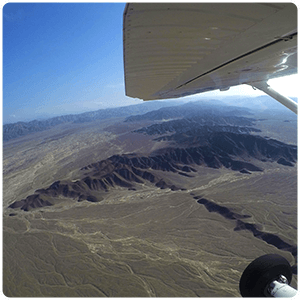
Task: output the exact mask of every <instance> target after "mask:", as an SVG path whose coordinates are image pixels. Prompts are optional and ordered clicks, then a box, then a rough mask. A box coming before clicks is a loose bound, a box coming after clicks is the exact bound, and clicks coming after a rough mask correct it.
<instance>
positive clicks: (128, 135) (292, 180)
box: [3, 112, 297, 297]
mask: <svg viewBox="0 0 300 300" xmlns="http://www.w3.org/2000/svg"><path fill="white" fill-rule="evenodd" d="M251 118H254V119H255V120H256V121H255V122H254V123H255V126H254V127H255V128H257V129H259V130H261V131H260V132H258V133H256V132H255V133H252V134H253V135H258V136H261V137H265V136H267V137H268V139H270V138H272V139H276V140H279V141H281V142H283V143H286V144H287V145H296V144H297V119H296V118H295V117H294V116H292V115H290V114H286V115H285V114H282V113H277V114H276V113H272V114H271V113H267V112H263V113H262V112H260V113H259V112H256V113H255V114H254V115H251ZM155 123H157V121H150V120H140V121H137V122H124V118H111V119H108V120H96V121H93V122H87V123H79V124H76V123H67V124H62V125H58V126H56V127H53V128H51V129H49V130H46V131H42V132H37V133H33V134H30V135H26V136H24V137H19V138H16V139H12V140H10V141H7V142H5V143H4V145H3V293H4V294H5V295H6V296H9V297H57V296H59V297H99V296H100V297H101V296H110V297H239V296H240V294H239V289H238V285H239V279H240V276H241V274H242V272H243V270H244V269H245V268H246V266H247V265H248V264H249V263H250V262H251V261H252V260H254V259H255V258H257V257H259V256H261V255H263V254H267V253H277V254H280V255H282V256H284V257H285V258H286V259H287V260H288V261H289V262H290V264H291V265H292V266H293V271H294V275H293V280H292V286H294V287H297V274H296V273H297V270H296V263H297V261H296V260H297V253H296V250H297V164H296V163H295V164H293V165H292V166H289V165H284V164H279V163H276V161H264V160H259V159H255V158H249V159H248V160H247V162H248V163H253V164H255V166H256V167H257V168H259V169H261V170H262V171H259V172H257V171H253V172H252V171H251V172H248V171H245V172H239V171H236V170H233V169H230V168H226V167H224V166H221V167H218V168H211V167H208V166H206V165H197V164H191V165H190V167H192V169H193V171H192V172H190V171H189V172H186V173H184V174H183V173H182V172H181V174H180V172H169V171H166V170H163V169H159V168H153V167H151V166H150V167H149V168H148V169H147V170H148V171H149V172H150V173H151V174H152V175H153V176H154V177H155V178H160V179H161V178H163V179H164V183H166V184H165V185H159V184H154V183H157V181H153V182H152V181H151V180H140V181H141V182H137V181H135V182H134V183H133V186H131V187H130V188H128V187H126V186H122V185H117V184H115V185H113V186H110V187H109V189H108V190H100V191H93V195H94V196H95V197H98V195H99V199H100V200H99V201H98V202H92V201H86V200H83V201H76V200H74V199H72V198H70V197H68V196H64V195H62V194H60V195H58V196H57V197H56V200H55V204H54V205H49V206H44V207H35V208H32V209H30V210H28V211H26V210H23V209H20V208H11V207H9V206H10V205H12V204H13V203H15V202H16V201H20V200H21V199H26V197H28V196H29V195H32V194H34V193H35V191H36V190H39V189H42V188H44V189H45V188H48V187H49V186H51V185H52V184H53V183H54V182H57V181H60V182H69V183H70V184H71V183H75V182H79V181H80V180H81V179H82V178H84V176H85V175H84V174H83V173H84V172H86V171H85V169H84V168H85V167H86V166H89V165H90V166H91V165H92V164H95V163H97V162H99V161H104V160H107V159H108V158H109V157H112V156H114V155H119V156H122V155H131V154H132V153H134V154H139V155H143V156H147V155H149V154H150V153H153V152H155V153H156V152H157V151H158V152H159V151H160V150H161V149H164V148H165V147H173V146H172V145H173V144H172V142H170V141H168V140H157V138H159V137H160V136H161V135H158V134H157V135H154V136H153V135H147V134H141V133H138V132H135V130H137V129H140V128H142V127H147V126H150V125H151V124H155ZM179 166H183V165H180V164H179ZM132 170H133V169H132ZM184 170H187V169H184ZM242 171H243V170H242ZM139 178H141V177H139ZM159 182H160V181H159ZM172 187H176V188H172ZM201 199H205V200H201ZM205 203H206V205H205ZM52 204H53V203H52ZM208 204H209V205H208ZM246 223H247V224H252V228H254V230H252V231H251V230H249V228H247V226H245V224H246ZM243 224H244V225H243ZM254 231H255V232H254ZM258 232H259V234H257V233H258ZM255 233H256V234H255Z"/></svg>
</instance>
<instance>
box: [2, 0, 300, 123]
mask: <svg viewBox="0 0 300 300" xmlns="http://www.w3.org/2000/svg"><path fill="white" fill-rule="evenodd" d="M124 7H125V4H124V3H88V4H87V3H7V4H6V5H4V7H3V8H2V18H3V122H4V123H13V122H17V121H28V120H33V119H39V118H47V117H52V116H56V115H64V114H71V113H81V112H85V111H92V110H97V109H101V108H107V107H120V106H125V105H130V104H137V103H140V102H141V100H138V99H133V98H129V97H127V96H125V88H124V71H123V38H122V25H123V24H122V22H123V11H124ZM274 80H275V79H274ZM275 84H276V88H277V89H278V91H279V92H282V93H284V94H285V95H287V96H296V95H297V91H296V87H297V84H296V79H295V76H293V77H291V78H289V79H288V80H285V81H282V80H279V81H278V80H277V82H276V80H275ZM288 85H289V86H288ZM281 90H282V91H281ZM287 92H288V94H287ZM225 93H226V96H229V95H239V96H240V95H241V94H242V95H246V96H256V95H263V93H262V92H261V91H257V90H256V91H254V90H253V89H252V88H251V87H249V86H239V87H232V88H231V89H230V90H229V91H226V92H216V91H214V92H209V93H204V94H203V95H205V97H211V96H220V95H221V96H222V95H225ZM187 99H189V97H187Z"/></svg>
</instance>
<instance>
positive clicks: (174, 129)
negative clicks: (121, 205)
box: [9, 103, 297, 211]
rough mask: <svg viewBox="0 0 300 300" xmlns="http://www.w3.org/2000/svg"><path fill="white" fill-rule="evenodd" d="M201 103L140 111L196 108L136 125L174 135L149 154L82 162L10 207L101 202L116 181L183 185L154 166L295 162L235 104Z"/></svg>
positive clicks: (186, 168)
mask: <svg viewBox="0 0 300 300" xmlns="http://www.w3.org/2000/svg"><path fill="white" fill-rule="evenodd" d="M201 107H202V108H204V109H201ZM205 107H206V104H203V105H201V104H199V103H191V104H186V105H183V106H181V107H176V108H175V109H174V108H165V109H160V110H158V111H156V112H157V114H155V112H151V113H149V114H146V115H144V117H145V116H147V118H149V119H150V118H154V119H164V118H165V117H166V116H168V117H174V116H176V117H179V116H180V114H181V115H182V114H185V115H186V116H187V115H190V114H189V113H188V111H190V109H191V108H193V113H194V114H193V116H192V117H191V118H182V119H177V120H170V121H165V122H162V123H157V124H153V125H151V126H149V127H145V128H141V129H139V130H136V131H135V133H136V134H147V135H154V134H157V135H159V137H156V140H168V141H172V144H170V145H169V146H168V147H166V148H161V149H159V150H156V151H154V152H152V153H150V154H149V155H148V156H145V155H141V154H135V153H131V154H123V155H113V156H111V157H109V158H107V159H105V160H102V161H99V162H96V163H93V164H90V165H88V166H86V167H84V168H82V169H81V179H77V180H65V181H56V182H54V183H53V184H52V185H50V186H49V187H48V188H42V189H39V190H36V191H35V193H34V194H32V195H29V196H28V197H27V198H26V199H22V200H19V201H15V202H14V203H12V204H11V205H10V206H9V207H10V208H13V209H16V208H20V209H22V210H25V211H28V210H32V209H34V208H38V207H43V206H52V205H55V201H56V200H55V198H59V197H60V196H63V197H67V198H70V199H73V200H74V201H83V200H86V201H91V202H99V201H102V200H103V198H102V196H101V193H103V192H104V193H106V192H109V191H110V190H111V189H114V188H115V187H122V188H126V189H129V190H135V186H136V185H137V184H143V183H145V182H149V183H151V184H153V185H155V186H156V187H158V188H161V189H165V188H170V189H171V190H179V189H181V190H184V188H183V187H180V186H177V185H174V184H173V183H172V182H170V181H169V180H167V179H166V176H163V177H161V176H160V175H158V174H157V173H155V170H158V171H164V172H171V173H173V174H178V175H179V176H185V177H194V176H197V170H196V166H204V167H208V168H214V169H219V168H227V169H230V170H233V171H238V172H241V173H244V174H251V172H261V171H263V169H262V168H261V167H258V166H256V165H255V164H254V162H255V161H261V162H267V161H268V162H276V163H278V164H280V165H284V166H288V167H293V166H294V163H295V162H296V160H297V147H296V146H293V145H288V144H284V143H282V142H279V141H276V140H274V139H267V138H263V137H261V136H255V135H252V134H250V133H251V132H253V131H254V132H255V131H256V132H257V131H259V130H258V129H255V128H253V127H249V126H252V125H253V124H254V123H253V121H254V120H253V119H251V118H246V117H241V116H234V114H240V113H241V112H242V111H241V110H239V109H236V108H235V107H225V108H222V107H220V106H218V108H217V109H216V110H215V115H213V113H212V111H211V110H210V109H208V110H206V109H205ZM196 110H197V111H198V115H197V116H196ZM222 110H223V114H222ZM243 113H246V112H245V111H243ZM133 119H134V120H142V119H143V116H136V117H134V118H133V117H130V118H128V119H127V122H129V120H130V121H131V122H132V121H133ZM99 192H100V194H99Z"/></svg>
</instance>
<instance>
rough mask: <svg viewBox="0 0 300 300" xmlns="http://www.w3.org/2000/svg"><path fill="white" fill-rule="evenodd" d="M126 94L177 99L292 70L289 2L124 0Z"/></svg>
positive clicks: (293, 17)
mask: <svg viewBox="0 0 300 300" xmlns="http://www.w3.org/2000/svg"><path fill="white" fill-rule="evenodd" d="M123 46H124V72H125V89H126V95H128V96H130V97H136V98H140V99H143V100H153V99H167V98H177V97H182V96H186V95H191V94H195V93H202V92H206V91H211V90H215V89H220V90H226V89H228V88H229V87H231V86H235V85H239V84H244V83H248V84H249V83H251V82H256V81H267V80H268V79H271V78H275V77H281V76H285V75H291V74H295V73H297V7H296V6H295V5H294V4H290V3H187V4H183V3H130V4H127V5H126V8H125V11H124V21H123Z"/></svg>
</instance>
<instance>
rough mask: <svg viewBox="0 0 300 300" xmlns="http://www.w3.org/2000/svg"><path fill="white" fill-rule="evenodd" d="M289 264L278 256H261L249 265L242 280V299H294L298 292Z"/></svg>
mask: <svg viewBox="0 0 300 300" xmlns="http://www.w3.org/2000/svg"><path fill="white" fill-rule="evenodd" d="M292 275H293V274H292V269H291V266H290V264H289V262H288V261H287V260H286V259H285V258H284V257H282V256H280V255H277V254H267V255H263V256H260V257H259V258H257V259H255V260H254V261H253V262H252V263H250V264H249V265H248V267H247V268H246V269H245V271H244V272H243V274H242V277H241V280H240V293H241V295H242V297H293V296H295V295H296V294H297V290H295V289H294V288H292V287H291V286H289V284H290V282H291V280H292Z"/></svg>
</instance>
